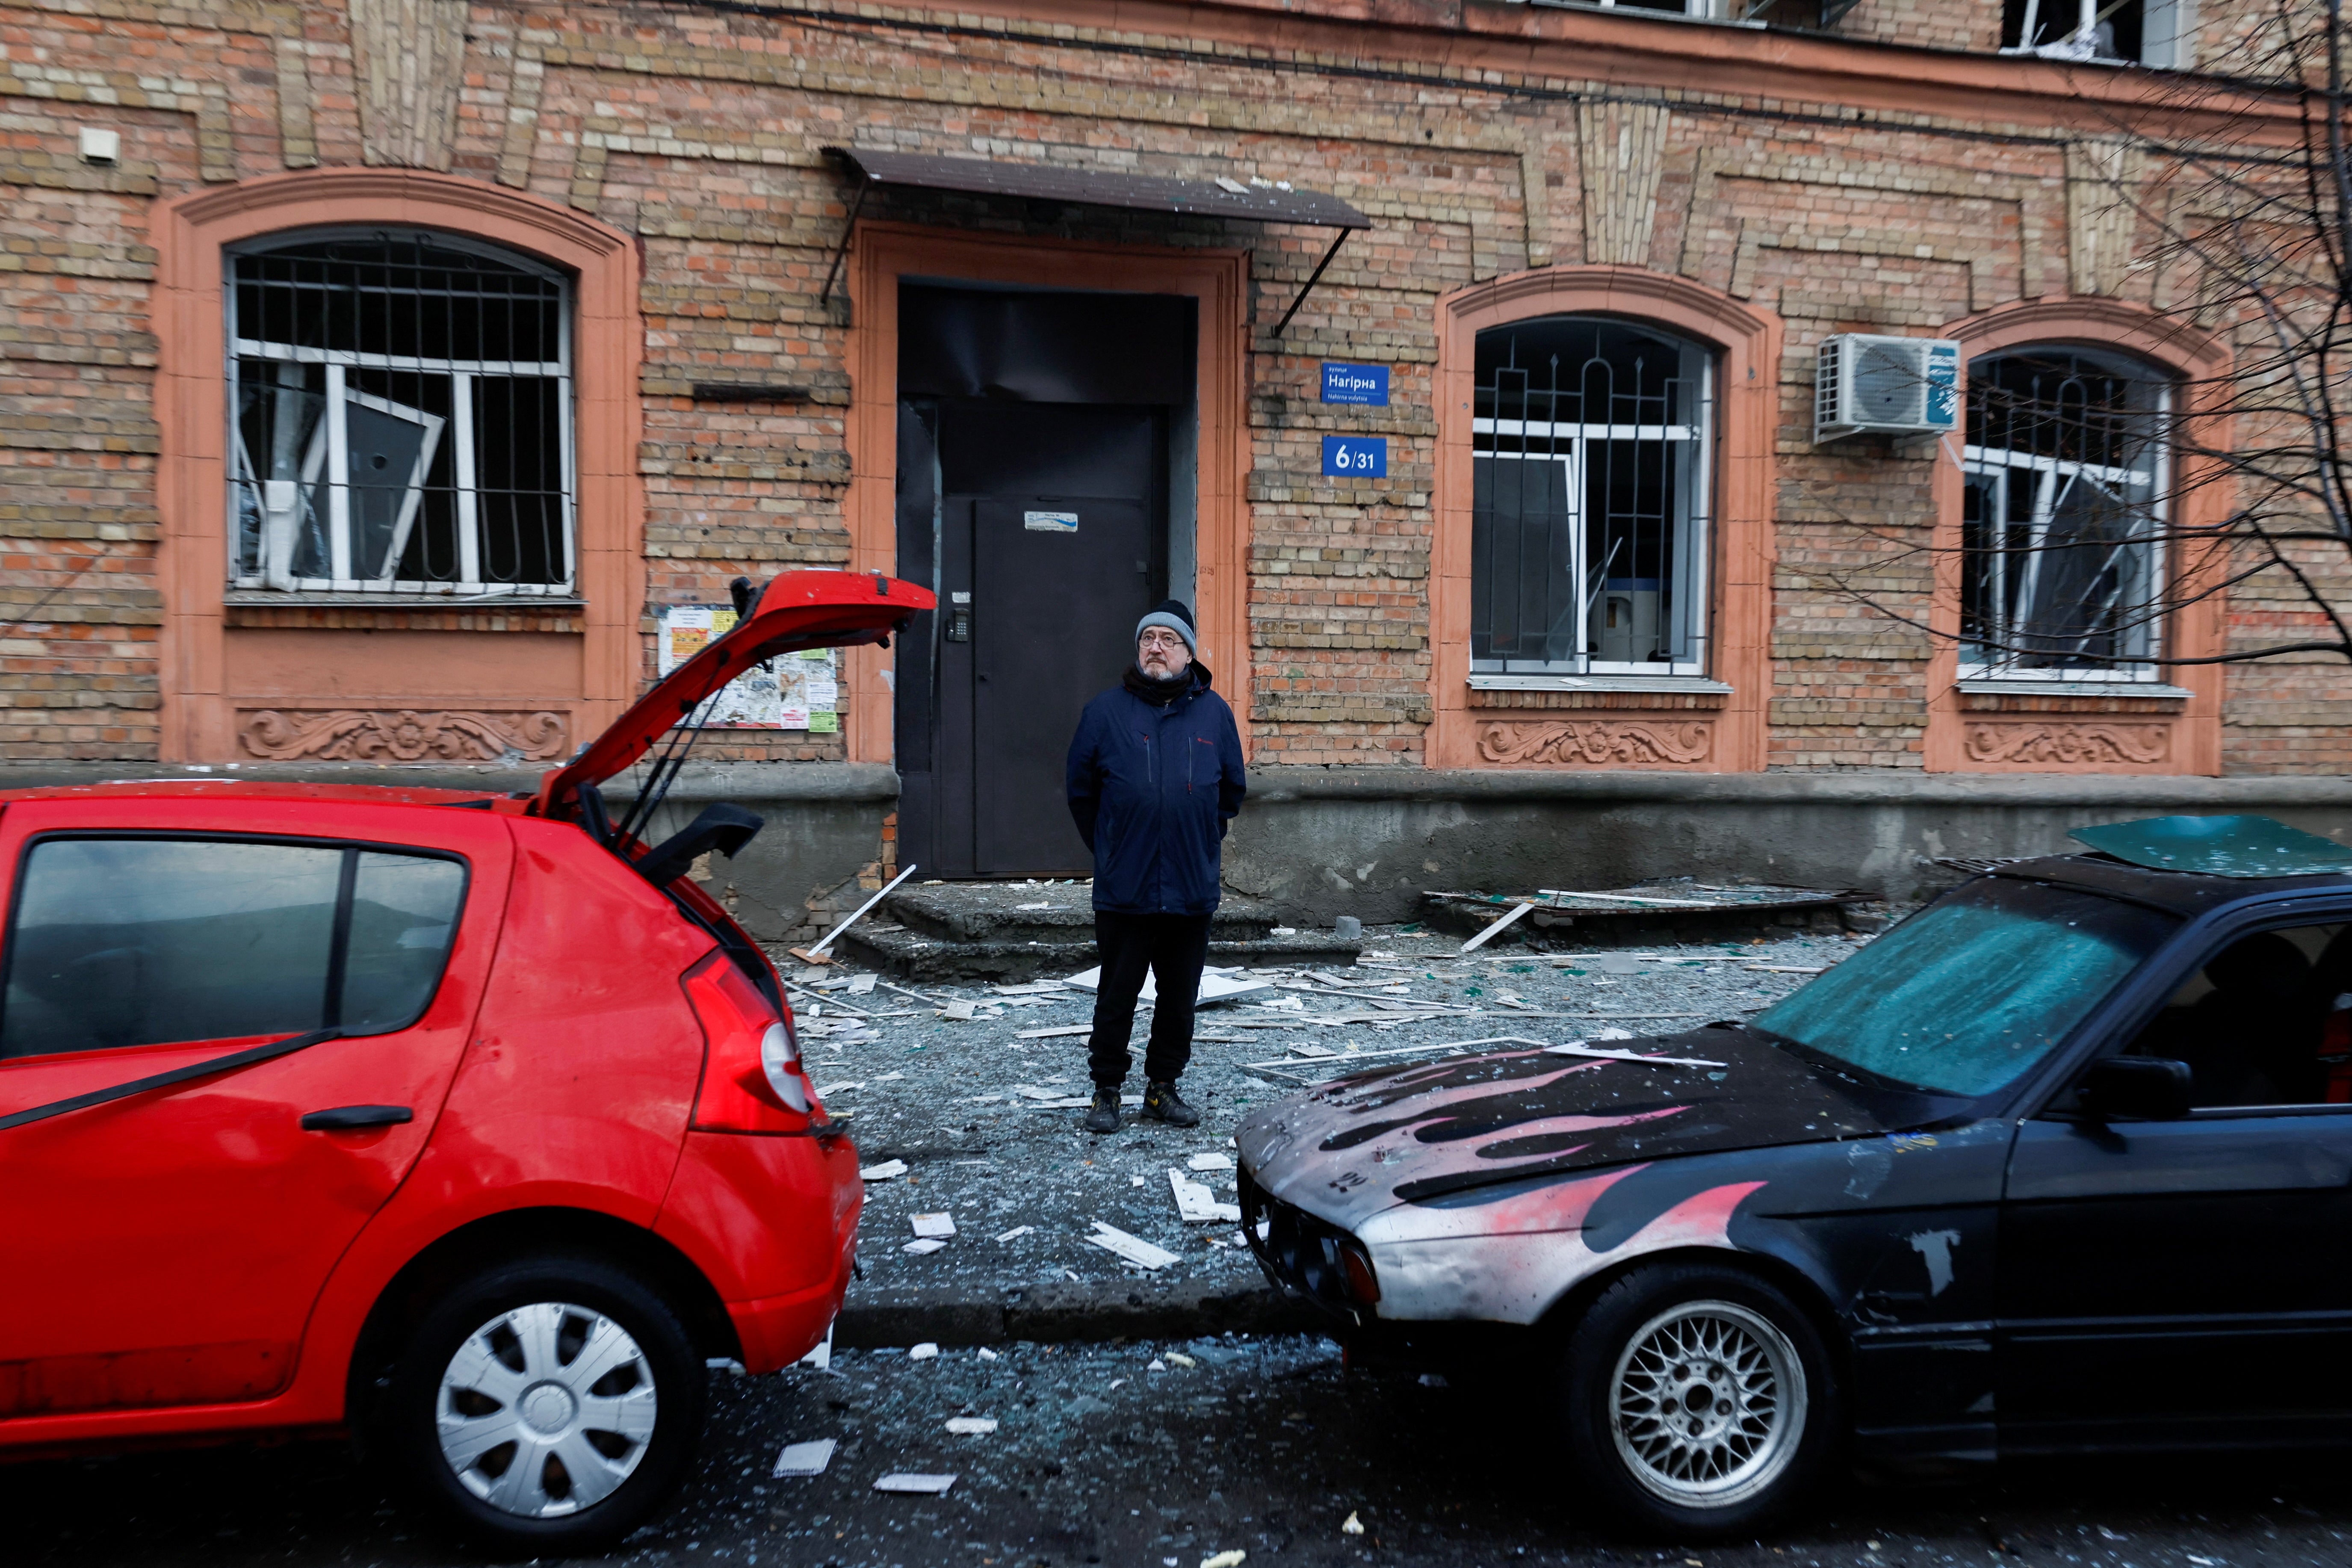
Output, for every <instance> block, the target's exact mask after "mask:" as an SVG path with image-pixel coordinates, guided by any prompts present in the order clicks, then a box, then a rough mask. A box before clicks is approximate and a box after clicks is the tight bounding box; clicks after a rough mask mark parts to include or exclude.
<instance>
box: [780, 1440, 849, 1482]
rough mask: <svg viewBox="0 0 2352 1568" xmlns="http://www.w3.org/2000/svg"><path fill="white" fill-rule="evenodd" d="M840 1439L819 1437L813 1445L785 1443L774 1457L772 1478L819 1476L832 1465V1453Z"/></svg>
mask: <svg viewBox="0 0 2352 1568" xmlns="http://www.w3.org/2000/svg"><path fill="white" fill-rule="evenodd" d="M839 1442H840V1439H838V1438H835V1437H819V1438H818V1439H816V1441H814V1442H813V1443H787V1444H785V1445H784V1451H783V1452H782V1453H781V1454H779V1455H777V1456H776V1468H774V1469H773V1470H772V1471H771V1472H769V1473H770V1474H772V1475H774V1476H779V1477H782V1476H821V1475H823V1474H824V1468H825V1467H826V1466H827V1465H829V1464H831V1463H833V1451H834V1449H835V1447H838V1446H839Z"/></svg>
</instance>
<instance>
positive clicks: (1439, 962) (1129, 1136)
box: [784, 886, 1862, 1308]
mask: <svg viewBox="0 0 2352 1568" xmlns="http://www.w3.org/2000/svg"><path fill="white" fill-rule="evenodd" d="M1080 891H1083V889H1061V888H1059V887H1058V886H1057V887H1056V889H1055V897H1057V898H1060V897H1063V896H1064V895H1065V894H1066V893H1068V894H1072V895H1074V894H1075V893H1076V892H1080ZM1532 918H1533V917H1529V918H1528V920H1526V921H1520V922H1519V926H1518V927H1515V928H1514V929H1513V930H1512V931H1508V932H1506V933H1505V934H1504V935H1503V936H1501V937H1499V938H1497V939H1496V940H1495V941H1493V942H1489V943H1488V944H1487V945H1486V947H1485V948H1483V949H1481V950H1479V951H1477V952H1472V953H1471V954H1469V955H1468V956H1467V957H1465V956H1463V955H1462V954H1461V953H1460V952H1458V949H1459V948H1460V945H1461V939H1460V938H1459V937H1458V936H1451V935H1446V934H1444V933H1440V932H1434V931H1413V930H1407V929H1404V928H1402V927H1384V926H1374V927H1370V928H1367V929H1366V930H1365V931H1363V932H1362V933H1361V937H1360V952H1357V953H1356V954H1355V957H1354V961H1353V962H1351V963H1286V964H1282V965H1274V966H1264V967H1258V968H1254V969H1250V970H1247V971H1244V972H1236V976H1237V978H1240V979H1243V980H1245V981H1246V982H1247V983H1249V984H1252V985H1254V986H1255V987H1256V989H1254V990H1252V991H1251V992H1249V993H1248V994H1240V995H1235V996H1234V997H1232V998H1231V999H1230V1000H1227V1001H1223V1002H1221V1003H1220V1004H1218V1005H1215V1006H1213V1007H1209V1008H1203V1009H1202V1011H1201V1012H1200V1013H1199V1014H1198V1015H1197V1020H1196V1023H1195V1026H1194V1030H1193V1040H1194V1047H1193V1052H1192V1065H1191V1067H1190V1068H1187V1069H1186V1071H1185V1074H1184V1079H1183V1089H1184V1095H1185V1098H1186V1099H1187V1100H1191V1101H1192V1103H1193V1104H1194V1105H1196V1106H1197V1107H1199V1109H1200V1110H1201V1112H1202V1125H1201V1126H1200V1127H1198V1128H1195V1129H1190V1130H1184V1129H1177V1128H1171V1127H1168V1126H1166V1125H1164V1124H1161V1123H1159V1122H1155V1121H1148V1120H1144V1119H1140V1118H1138V1117H1135V1116H1134V1114H1133V1110H1134V1108H1136V1107H1139V1105H1140V1103H1141V1093H1140V1091H1141V1089H1142V1087H1143V1085H1142V1073H1141V1065H1140V1060H1139V1061H1138V1065H1137V1068H1136V1069H1135V1070H1134V1072H1133V1073H1132V1074H1131V1076H1130V1077H1129V1079H1128V1082H1127V1085H1126V1086H1125V1087H1126V1091H1125V1092H1123V1093H1122V1095H1121V1100H1122V1104H1123V1106H1124V1107H1126V1108H1127V1110H1126V1111H1125V1112H1124V1114H1123V1115H1122V1123H1123V1125H1122V1126H1121V1127H1120V1129H1119V1131H1118V1132H1116V1133H1113V1134H1108V1135H1106V1136H1101V1137H1096V1136H1093V1135H1090V1134H1088V1133H1087V1132H1086V1131H1084V1129H1083V1128H1082V1126H1081V1125H1080V1114H1081V1113H1082V1112H1083V1111H1084V1110H1085V1109H1086V1108H1087V1105H1088V1104H1089V1103H1090V1095H1091V1084H1090V1082H1089V1079H1090V1074H1089V1071H1088V1067H1087V1035H1088V1034H1089V1033H1090V1030H1091V1024H1090V1019H1091V1017H1092V1016H1093V1009H1094V997H1093V995H1092V994H1091V993H1089V992H1087V991H1086V990H1084V989H1082V988H1078V987H1075V986H1073V985H1071V984H1068V983H1067V982H1068V980H1069V979H1070V973H1074V972H1076V970H1077V969H1078V968H1079V967H1080V966H1078V965H1076V964H1073V965H1072V966H1071V972H1058V971H1047V972H1045V973H1039V974H1037V975H1036V976H1035V977H1034V978H1025V979H1022V980H1018V981H1005V980H993V981H991V980H981V981H974V982H970V983H965V982H957V983H952V984H949V983H940V984H924V985H920V986H915V985H907V984H901V983H899V982H897V981H895V980H892V979H889V978H887V977H878V976H877V975H876V974H874V973H872V972H871V971H863V970H859V969H858V968H857V961H856V957H855V953H856V943H855V942H851V943H848V944H846V946H847V947H848V949H849V952H848V953H847V954H845V957H844V961H843V963H839V964H836V965H835V966H833V967H830V968H825V969H810V970H808V971H805V972H803V971H797V970H795V969H794V968H793V966H791V965H789V964H787V966H786V967H785V970H784V973H785V974H786V976H787V981H788V984H789V986H790V989H791V994H792V1001H793V1008H794V1011H795V1013H796V1014H798V1015H800V1016H803V1017H804V1018H805V1017H807V1016H808V1015H809V1013H810V1012H811V1011H812V1010H813V1009H816V1008H821V1009H823V1011H822V1012H819V1013H817V1014H816V1016H815V1017H814V1019H811V1020H810V1021H809V1023H808V1024H807V1025H805V1026H803V1029H802V1041H801V1049H802V1054H803V1058H805V1060H806V1063H807V1068H808V1071H809V1074H810V1077H811V1080H812V1081H813V1082H814V1083H815V1084H816V1085H817V1086H818V1093H819V1095H820V1097H821V1098H822V1099H824V1101H825V1106H826V1110H827V1111H828V1113H829V1114H831V1115H832V1116H833V1117H835V1119H836V1120H840V1121H843V1122H844V1124H845V1126H846V1127H847V1128H848V1130H849V1131H850V1135H851V1137H852V1139H853V1140H854V1141H855V1142H856V1146H857V1150H858V1153H859V1163H860V1166H861V1170H860V1174H862V1175H863V1176H864V1177H865V1178H866V1216H865V1219H864V1222H863V1226H862V1231H863V1234H864V1236H865V1237H866V1238H867V1239H866V1243H865V1245H864V1247H863V1248H862V1251H861V1257H860V1259H859V1261H860V1264H861V1267H862V1269H863V1276H862V1278H861V1279H858V1280H857V1281H856V1282H855V1283H853V1284H852V1286H851V1287H850V1291H851V1294H850V1304H851V1306H852V1307H853V1308H855V1307H856V1306H857V1305H858V1303H859V1302H860V1300H887V1299H888V1298H889V1293H890V1292H894V1291H908V1290H919V1291H924V1292H931V1291H939V1290H951V1291H963V1292H969V1293H971V1294H972V1295H975V1296H979V1297H983V1298H997V1299H1002V1298H1003V1295H1004V1294H1005V1293H1006V1292H1009V1291H1017V1290H1024V1289H1028V1288H1029V1287H1032V1286H1036V1285H1041V1284H1054V1285H1055V1286H1057V1287H1058V1288H1066V1287H1067V1286H1068V1285H1070V1284H1080V1285H1087V1286H1108V1285H1110V1284H1111V1283H1112V1282H1114V1281H1117V1280H1119V1279H1134V1278H1136V1277H1137V1275H1138V1272H1139V1271H1142V1272H1144V1273H1148V1274H1150V1276H1151V1277H1152V1278H1153V1279H1154V1280H1155V1281H1156V1282H1160V1283H1161V1284H1162V1285H1163V1287H1164V1288H1169V1289H1175V1288H1187V1289H1211V1290H1255V1289H1259V1288H1261V1286H1262V1279H1261V1277H1260V1275H1259V1273H1258V1268H1257V1265H1256V1262H1255V1259H1254V1258H1252V1257H1251V1255H1250V1253H1249V1251H1248V1248H1247V1247H1245V1246H1243V1245H1241V1244H1240V1242H1239V1238H1237V1237H1236V1236H1235V1235H1234V1229H1233V1226H1232V1224H1231V1223H1229V1222H1228V1218H1227V1216H1228V1215H1229V1214H1230V1211H1231V1210H1232V1209H1233V1208H1234V1207H1235V1206H1237V1205H1238V1204H1239V1194H1237V1192H1236V1191H1235V1184H1236V1181H1237V1178H1238V1173H1237V1172H1236V1171H1235V1170H1234V1165H1233V1159H1234V1156H1233V1154H1232V1152H1231V1143H1230V1140H1231V1136H1232V1133H1233V1131H1234V1128H1235V1127H1236V1126H1237V1125H1238V1124H1239V1122H1240V1121H1241V1119H1242V1118H1243V1117H1244V1116H1246V1115H1247V1114H1248V1113H1249V1112H1250V1111H1251V1110H1255V1109H1256V1108H1258V1107H1260V1106H1263V1105H1265V1104H1267V1103H1269V1102H1270V1101H1272V1100H1277V1099H1280V1098H1282V1097H1283V1096H1286V1095H1288V1094H1292V1093H1295V1092H1297V1090H1298V1089H1304V1088H1306V1087H1307V1086H1308V1085H1310V1084H1315V1083H1319V1082H1322V1081H1324V1080H1326V1079H1332V1078H1337V1077H1339V1076H1341V1075H1343V1074H1346V1073H1349V1072H1351V1071H1354V1070H1356V1069H1357V1068H1360V1067H1363V1068H1370V1067H1377V1066H1382V1065H1390V1064H1396V1063H1410V1062H1414V1061H1421V1060H1435V1059H1437V1058H1441V1057H1444V1056H1449V1055H1456V1054H1464V1053H1468V1052H1472V1051H1479V1050H1488V1049H1503V1050H1513V1049H1516V1050H1525V1049H1528V1048H1529V1044H1528V1042H1531V1043H1532V1044H1533V1045H1535V1046H1537V1047H1572V1048H1573V1050H1575V1051H1576V1052H1595V1053H1598V1052H1601V1051H1605V1050H1610V1049H1612V1048H1614V1049H1621V1050H1625V1051H1628V1052H1629V1053H1630V1054H1633V1055H1644V1054H1655V1053H1654V1052H1644V1051H1643V1049H1642V1046H1641V1042H1640V1039H1639V1038H1637V1037H1647V1036H1652V1035H1662V1034H1675V1033H1681V1032H1684V1031H1685V1030H1688V1029H1690V1028H1692V1027H1695V1026H1697V1025H1700V1024H1704V1023H1706V1022H1708V1021H1710V1020H1713V1019H1717V1018H1741V1017H1747V1016H1751V1015H1753V1014H1754V1013H1756V1012H1758V1011H1759V1010H1760V1009H1762V1008H1764V1007H1766V1006H1769V1005H1770V1004H1772V1003H1773V1002H1775V1001H1778V1000H1779V999H1780V997H1782V996H1785V995H1787V994H1790V992H1791V991H1793V990H1795V989H1796V988H1797V987H1799V986H1800V985H1802V984H1805V983H1807V982H1808V981H1810V980H1811V978H1812V974H1813V973H1814V972H1818V971H1821V970H1824V969H1827V968H1829V967H1830V966H1832V965H1833V964H1835V963H1837V962H1839V961H1840V960H1841V959H1843V958H1844V957H1845V956H1847V955H1848V954H1850V953H1852V952H1856V951H1858V949H1859V947H1860V945H1861V941H1862V939H1857V938H1853V937H1849V936H1846V935H1844V934H1842V933H1836V934H1833V933H1827V932H1821V931H1811V930H1791V931H1789V933H1788V934H1786V935H1783V936H1780V937H1776V938H1775V939H1773V940H1771V941H1763V942H1759V941H1739V942H1705V943H1680V944H1675V943H1654V944H1652V945H1650V946H1648V947H1628V948H1608V949H1603V950H1600V951H1594V952H1580V951H1563V950H1562V949H1561V948H1560V947H1559V946H1557V945H1553V946H1549V947H1531V946H1530V945H1529V944H1528V943H1527V942H1523V941H1522V940H1521V936H1522V931H1521V930H1520V928H1521V927H1525V926H1526V925H1528V924H1529V923H1530V921H1532ZM861 929H862V928H861ZM853 934H854V933H853ZM1575 935H1576V932H1574V931H1560V930H1559V929H1558V928H1553V929H1552V930H1551V931H1550V932H1549V935H1548V936H1547V937H1546V938H1545V939H1544V940H1545V941H1546V942H1549V943H1553V944H1557V943H1559V942H1562V941H1563V940H1565V939H1570V938H1572V937H1574V936H1575ZM1088 962H1089V963H1091V960H1089V961H1088ZM868 980H871V981H872V982H873V984H871V985H869V986H865V987H864V988H863V989H860V988H859V987H860V985H861V984H862V983H863V982H865V981H868ZM819 987H823V989H819ZM853 997H855V998H863V999H864V1000H863V1001H862V1002H855V1003H853V1002H849V1001H845V998H853ZM901 997H903V998H904V1000H900V998H901ZM875 998H881V999H882V1000H881V1001H880V1002H878V1003H877V1001H876V1000H874V999H875ZM960 1002H961V1003H970V1004H971V1009H970V1010H971V1014H972V1017H971V1019H970V1020H969V1021H962V1022H950V1021H949V1020H948V1019H947V1018H945V1017H943V1016H941V1015H942V1014H944V1013H946V1012H947V1011H948V1009H949V1007H950V1005H951V1004H954V1003H960ZM850 1005H859V1006H862V1007H863V1008H864V1011H863V1012H862V1013H861V1014H860V1015H858V1016H851V1015H850V1014H849V1013H848V1012H846V1011H839V1010H841V1009H844V1008H845V1007H847V1006H850ZM1152 1012H1153V1010H1152V1008H1151V1007H1150V1006H1145V1007H1141V1008H1139V1012H1138V1016H1137V1019H1136V1024H1135V1032H1134V1035H1133V1037H1132V1039H1131V1043H1130V1047H1129V1048H1130V1050H1131V1051H1132V1052H1133V1053H1134V1055H1135V1056H1136V1057H1137V1058H1141V1057H1142V1055H1143V1053H1144V1045H1145V1041H1146V1039H1147V1037H1149V1035H1150V1026H1151V1017H1152ZM836 1015H837V1016H836ZM816 1025H824V1026H828V1027H827V1029H826V1031H825V1032H824V1033H818V1032H817V1030H816V1028H815V1027H814V1026H816ZM834 1026H838V1032H835V1027H834ZM1507 1042H1508V1043H1507ZM1673 1054H1675V1055H1676V1056H1677V1057H1678V1058H1679V1057H1681V1056H1682V1054H1683V1053H1681V1052H1676V1053H1673ZM1690 1055H1691V1059H1694V1060H1696V1059H1697V1058H1701V1057H1705V1056H1706V1055H1707V1053H1706V1052H1705V1051H1697V1052H1692V1053H1691V1054H1690ZM1710 1070H1712V1069H1710ZM1171 1166H1173V1167H1175V1168H1177V1169H1178V1170H1179V1171H1180V1172H1181V1175H1182V1179H1183V1180H1184V1181H1185V1182H1186V1183H1187V1184H1190V1186H1191V1187H1192V1188H1194V1189H1202V1190H1205V1192H1206V1194H1207V1202H1208V1203H1209V1204H1211V1205H1218V1206H1217V1208H1216V1209H1215V1210H1214V1211H1213V1212H1211V1213H1210V1214H1207V1215H1203V1214H1202V1211H1201V1210H1200V1209H1198V1208H1197V1207H1196V1208H1195V1209H1194V1210H1193V1211H1192V1212H1193V1215H1194V1217H1187V1214H1186V1201H1187V1200H1186V1196H1185V1194H1184V1190H1183V1189H1180V1188H1178V1187H1177V1186H1176V1185H1175V1184H1174V1183H1173V1182H1172V1181H1171V1178H1170V1177H1169V1175H1168V1171H1169V1169H1170V1167H1171ZM1138 1178H1141V1182H1140V1184H1139V1182H1138ZM1191 1195H1192V1198H1193V1199H1194V1200H1195V1201H1196V1202H1197V1200H1198V1199H1199V1196H1200V1194H1199V1192H1197V1191H1196V1192H1193V1193H1192V1194H1191ZM1171 1199H1172V1200H1173V1201H1171ZM917 1215H945V1216H947V1223H950V1224H952V1225H953V1226H955V1230H954V1232H953V1233H952V1236H953V1237H955V1238H956V1239H952V1240H951V1239H950V1235H949V1234H947V1233H943V1234H941V1235H940V1236H937V1237H927V1236H925V1235H924V1234H923V1232H921V1231H920V1230H917V1229H915V1228H914V1224H915V1217H916V1216H917ZM1071 1215H1086V1216H1087V1219H1089V1220H1097V1221H1099V1222H1101V1225H1102V1226H1108V1227H1109V1228H1110V1229H1112V1230H1115V1231H1117V1232H1118V1233H1120V1234H1121V1235H1124V1236H1126V1237H1131V1238H1133V1240H1134V1241H1135V1242H1136V1243H1139V1244H1141V1245H1143V1246H1145V1247H1150V1249H1151V1251H1150V1253H1149V1255H1148V1256H1149V1257H1150V1258H1151V1260H1152V1261H1151V1262H1150V1264H1146V1263H1144V1262H1142V1261H1140V1259H1139V1258H1138V1257H1136V1256H1134V1255H1131V1254H1129V1253H1126V1252H1122V1251H1121V1250H1120V1249H1119V1247H1118V1246H1114V1245H1107V1244H1106V1242H1105V1240H1104V1239H1103V1238H1104V1235H1105V1233H1104V1231H1103V1230H1102V1229H1100V1228H1099V1227H1097V1226H1089V1225H1087V1224H1083V1223H1081V1224H1077V1225H1073V1224H1071V1223H1070V1217H1069V1216H1071ZM926 1223H927V1224H929V1223H937V1222H935V1221H926ZM910 1235H911V1236H912V1237H913V1238H914V1240H915V1241H918V1242H925V1243H929V1242H933V1241H940V1242H946V1243H947V1245H944V1246H936V1247H935V1246H929V1245H926V1246H924V1247H920V1248H919V1249H916V1250H911V1251H908V1250H901V1249H902V1248H904V1247H910V1246H911V1245H912V1243H910V1242H909V1241H908V1239H907V1238H908V1237H909V1236H910ZM977 1237H989V1238H991V1239H990V1240H988V1241H985V1242H980V1243H978V1245H974V1240H975V1238H977Z"/></svg>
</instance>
